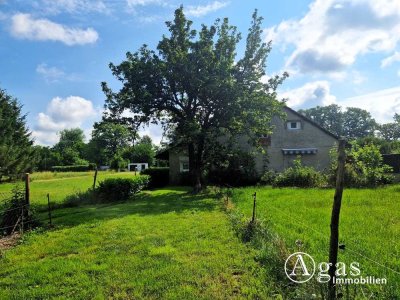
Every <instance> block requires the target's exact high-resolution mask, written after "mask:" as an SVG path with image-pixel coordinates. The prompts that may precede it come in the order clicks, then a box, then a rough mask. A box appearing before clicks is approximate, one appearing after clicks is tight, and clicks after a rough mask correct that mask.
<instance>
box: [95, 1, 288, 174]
mask: <svg viewBox="0 0 400 300" xmlns="http://www.w3.org/2000/svg"><path fill="white" fill-rule="evenodd" d="M261 23H262V18H260V17H258V15H257V11H256V12H255V13H254V14H253V17H252V23H251V27H250V29H249V34H248V36H247V39H246V43H247V44H246V51H245V54H244V57H243V58H241V59H239V60H237V58H236V56H237V53H236V51H237V45H238V43H239V42H240V40H241V34H240V33H238V32H237V28H236V27H235V26H232V25H230V24H229V21H228V19H227V18H224V19H223V20H219V19H218V20H216V21H215V23H214V24H213V25H211V26H206V25H202V26H201V29H200V31H199V32H197V31H196V30H193V29H192V28H191V26H192V21H190V20H188V19H186V17H185V15H184V12H183V8H182V7H180V8H179V9H177V10H176V11H175V17H174V20H173V21H171V22H166V25H167V28H168V30H169V35H168V36H166V35H164V36H163V37H162V39H161V40H160V42H159V43H158V46H157V51H158V52H156V51H152V50H149V49H148V47H147V46H146V45H143V47H141V48H140V49H139V50H138V51H137V52H135V53H133V54H132V53H130V52H128V53H127V56H126V60H125V61H123V62H122V63H121V64H119V65H113V64H110V69H111V71H112V73H113V75H114V76H115V77H116V78H117V79H118V80H119V81H121V82H122V84H123V87H122V88H121V89H120V91H119V92H117V93H114V92H113V91H112V90H111V89H109V88H108V86H107V84H106V83H103V84H102V87H103V91H104V93H105V94H106V96H107V100H106V108H107V111H108V116H107V117H110V118H115V119H120V120H121V119H122V113H123V112H124V111H125V110H130V111H131V112H132V113H133V117H131V121H132V122H133V123H135V124H137V125H139V124H143V123H149V122H154V123H161V124H163V125H164V127H165V128H166V129H167V130H169V135H170V136H171V137H173V140H174V141H178V142H180V143H181V142H182V141H183V142H184V143H186V144H192V146H191V149H193V151H189V156H190V161H191V162H193V164H191V166H192V167H194V168H196V169H199V168H200V169H202V168H203V167H204V161H203V158H204V157H206V153H207V152H208V151H211V150H212V149H210V148H212V147H214V145H216V144H217V143H218V142H219V137H220V136H222V135H227V134H231V135H237V134H241V133H246V134H247V135H248V136H249V137H251V138H254V140H256V139H257V137H258V136H259V135H261V134H270V133H271V130H272V127H271V124H270V123H271V122H270V121H271V118H272V116H273V115H277V114H280V113H281V108H282V103H280V102H279V101H278V100H277V99H276V89H277V87H278V86H279V85H280V84H281V83H282V81H283V80H284V79H285V78H286V77H287V74H286V73H284V74H283V75H282V76H275V77H271V78H270V79H269V80H268V81H267V82H264V80H263V76H265V74H266V72H265V67H266V60H267V57H268V54H269V52H270V50H271V46H270V44H266V43H263V42H262V37H261V34H262V28H261ZM236 62H237V63H236ZM206 140H207V141H209V142H207V143H205V141H206ZM197 171H198V172H197V173H200V172H199V170H197Z"/></svg>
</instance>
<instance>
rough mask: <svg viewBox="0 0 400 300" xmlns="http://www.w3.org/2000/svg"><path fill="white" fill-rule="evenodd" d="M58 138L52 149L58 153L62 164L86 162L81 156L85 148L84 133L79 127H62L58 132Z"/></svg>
mask: <svg viewBox="0 0 400 300" xmlns="http://www.w3.org/2000/svg"><path fill="white" fill-rule="evenodd" d="M59 135H60V140H59V142H58V143H57V144H55V145H54V147H53V150H54V151H55V152H57V153H59V155H60V157H61V163H62V164H63V165H80V164H87V163H88V162H87V161H85V160H84V159H83V158H82V157H83V152H84V148H85V134H84V132H83V130H82V129H80V128H71V129H64V130H62V131H61V132H60V133H59Z"/></svg>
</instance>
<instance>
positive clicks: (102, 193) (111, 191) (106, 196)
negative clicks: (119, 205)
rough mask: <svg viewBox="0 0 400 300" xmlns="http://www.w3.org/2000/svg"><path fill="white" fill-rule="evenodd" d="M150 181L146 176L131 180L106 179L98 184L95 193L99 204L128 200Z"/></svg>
mask: <svg viewBox="0 0 400 300" xmlns="http://www.w3.org/2000/svg"><path fill="white" fill-rule="evenodd" d="M149 181H150V177H149V176H147V175H139V176H135V177H132V178H107V179H105V180H103V181H101V182H100V183H99V186H98V187H97V188H96V190H95V193H96V195H97V197H98V198H99V200H100V201H101V202H115V201H125V200H128V199H129V198H130V197H131V196H133V195H134V194H137V193H138V192H140V191H141V190H142V189H144V188H145V187H146V186H147V185H148V184H149Z"/></svg>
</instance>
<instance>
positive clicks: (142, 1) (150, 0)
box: [126, 0, 163, 7]
mask: <svg viewBox="0 0 400 300" xmlns="http://www.w3.org/2000/svg"><path fill="white" fill-rule="evenodd" d="M126 3H127V4H128V6H129V7H135V6H147V5H161V4H162V3H163V1H161V0H126Z"/></svg>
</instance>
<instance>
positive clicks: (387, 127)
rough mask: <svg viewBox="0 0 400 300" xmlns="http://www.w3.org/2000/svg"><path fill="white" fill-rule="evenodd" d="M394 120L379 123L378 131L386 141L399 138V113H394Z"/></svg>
mask: <svg viewBox="0 0 400 300" xmlns="http://www.w3.org/2000/svg"><path fill="white" fill-rule="evenodd" d="M393 119H394V122H392V123H386V124H381V125H379V132H380V135H381V136H382V138H384V139H385V140H386V141H396V140H398V139H400V115H399V114H395V115H394V117H393Z"/></svg>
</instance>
